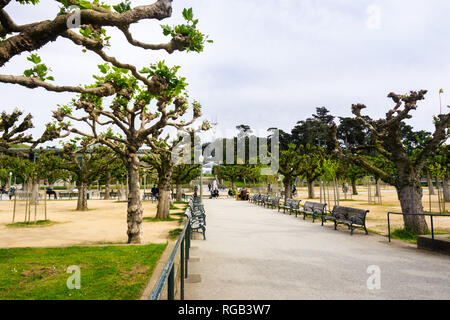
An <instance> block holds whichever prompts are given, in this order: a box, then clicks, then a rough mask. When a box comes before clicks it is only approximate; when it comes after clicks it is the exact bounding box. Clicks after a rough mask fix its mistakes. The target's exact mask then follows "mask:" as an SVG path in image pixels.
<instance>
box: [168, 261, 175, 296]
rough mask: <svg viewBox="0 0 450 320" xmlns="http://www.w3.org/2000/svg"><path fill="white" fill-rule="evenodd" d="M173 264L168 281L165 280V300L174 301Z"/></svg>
mask: <svg viewBox="0 0 450 320" xmlns="http://www.w3.org/2000/svg"><path fill="white" fill-rule="evenodd" d="M174 280H175V263H174V264H172V268H171V269H170V273H169V279H168V280H167V300H175V281H174Z"/></svg>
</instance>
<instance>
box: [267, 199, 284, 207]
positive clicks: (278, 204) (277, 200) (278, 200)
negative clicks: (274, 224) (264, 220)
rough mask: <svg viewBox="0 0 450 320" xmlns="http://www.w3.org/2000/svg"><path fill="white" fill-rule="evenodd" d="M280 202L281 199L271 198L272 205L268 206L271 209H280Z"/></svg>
mask: <svg viewBox="0 0 450 320" xmlns="http://www.w3.org/2000/svg"><path fill="white" fill-rule="evenodd" d="M280 200H281V197H271V198H270V203H269V204H268V206H267V207H268V208H269V207H270V208H271V209H275V208H278V207H279V206H280Z"/></svg>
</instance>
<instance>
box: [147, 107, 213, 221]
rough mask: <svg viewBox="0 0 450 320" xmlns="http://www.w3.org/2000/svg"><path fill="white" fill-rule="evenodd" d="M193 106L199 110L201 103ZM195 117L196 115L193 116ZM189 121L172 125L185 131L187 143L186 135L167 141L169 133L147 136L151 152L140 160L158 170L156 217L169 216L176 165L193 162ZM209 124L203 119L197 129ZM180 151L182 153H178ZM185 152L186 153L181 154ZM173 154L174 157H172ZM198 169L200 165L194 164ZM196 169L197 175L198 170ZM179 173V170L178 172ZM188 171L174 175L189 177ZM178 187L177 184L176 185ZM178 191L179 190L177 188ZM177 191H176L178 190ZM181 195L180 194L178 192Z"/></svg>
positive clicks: (192, 135)
mask: <svg viewBox="0 0 450 320" xmlns="http://www.w3.org/2000/svg"><path fill="white" fill-rule="evenodd" d="M193 107H194V109H195V110H197V111H198V112H200V111H199V110H200V109H201V105H200V103H198V102H196V101H195V102H194V103H193ZM197 116H201V113H198V114H197ZM194 118H195V119H196V117H194ZM191 124H192V121H191V122H190V123H184V122H180V123H179V124H177V125H174V126H175V128H177V129H178V130H180V132H179V133H181V132H183V131H184V132H185V133H186V132H187V133H188V136H189V137H190V140H189V143H187V142H186V141H184V138H185V137H187V136H186V135H183V134H181V135H179V136H178V137H177V138H176V139H175V140H173V141H171V142H168V141H169V139H170V135H167V136H166V137H165V138H164V139H163V138H158V136H154V137H152V136H149V137H148V138H147V141H146V143H147V145H148V146H150V148H151V152H148V153H147V155H146V156H145V157H143V158H142V159H141V160H142V161H143V162H147V163H148V164H149V165H150V166H151V167H153V168H154V169H156V171H157V172H158V189H159V198H158V209H157V213H156V217H157V218H158V219H166V218H168V217H169V213H170V190H171V187H172V180H173V178H174V176H173V174H174V170H176V167H177V166H184V165H188V163H189V162H190V163H193V162H195V161H194V160H195V159H194V157H195V152H194V143H193V142H194V139H195V138H196V137H195V134H194V130H193V129H192V128H188V127H187V126H189V125H191ZM209 128H210V126H209V123H208V122H207V121H204V122H203V124H202V126H201V127H200V129H199V130H198V131H207V130H209ZM180 153H182V154H180ZM183 153H186V154H183ZM174 156H175V157H176V158H174ZM186 160H189V161H186ZM194 167H196V168H197V169H198V171H199V170H200V166H194ZM198 171H197V173H198V175H199V172H198ZM178 173H179V172H178ZM189 173H192V171H190V170H188V176H184V177H183V176H176V177H177V178H180V179H181V180H180V181H182V180H183V179H186V178H189ZM178 187H179V185H178ZM178 191H180V190H178ZM178 191H177V192H178ZM180 196H181V194H180Z"/></svg>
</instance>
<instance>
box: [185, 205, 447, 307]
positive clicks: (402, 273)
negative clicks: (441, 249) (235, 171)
mask: <svg viewBox="0 0 450 320" xmlns="http://www.w3.org/2000/svg"><path fill="white" fill-rule="evenodd" d="M205 209H206V212H207V240H206V241H202V240H194V241H193V242H192V246H193V249H192V251H191V257H192V258H194V259H193V261H192V262H191V263H190V264H189V273H190V274H191V275H195V274H198V275H200V278H201V281H200V282H199V283H186V293H185V297H186V299H190V300H204V299H219V300H239V299H243V300H248V299H250V300H252V299H261V300H265V299H267V300H288V299H450V258H449V257H448V256H443V255H439V254H435V253H428V252H424V251H418V250H417V249H415V248H414V247H413V246H409V245H398V244H389V243H388V242H387V239H386V238H384V237H381V236H376V235H369V236H366V235H364V233H363V232H358V231H355V235H354V236H353V237H351V236H350V233H349V231H348V230H346V229H345V228H342V229H341V230H339V231H335V230H334V228H333V227H332V225H331V224H328V225H327V226H326V227H321V226H320V223H318V222H316V223H315V224H312V222H311V220H306V221H303V220H301V219H300V218H297V219H296V218H295V216H288V215H283V214H282V213H278V212H277V211H276V210H274V211H272V210H269V209H265V208H262V207H259V206H256V205H253V204H249V203H247V202H237V201H234V200H231V199H229V200H222V199H219V200H205ZM373 265H375V266H378V267H379V268H380V270H381V289H379V290H369V289H368V287H367V280H368V279H369V277H370V276H371V274H369V273H367V268H368V267H369V266H373ZM193 278H196V277H193Z"/></svg>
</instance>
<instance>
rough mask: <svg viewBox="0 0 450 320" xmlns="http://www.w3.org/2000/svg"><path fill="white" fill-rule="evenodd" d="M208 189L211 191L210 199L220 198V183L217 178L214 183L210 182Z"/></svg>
mask: <svg viewBox="0 0 450 320" xmlns="http://www.w3.org/2000/svg"><path fill="white" fill-rule="evenodd" d="M208 190H209V192H210V193H211V197H210V199H213V198H216V199H217V198H219V185H218V183H217V180H214V181H213V183H212V184H211V183H208Z"/></svg>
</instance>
